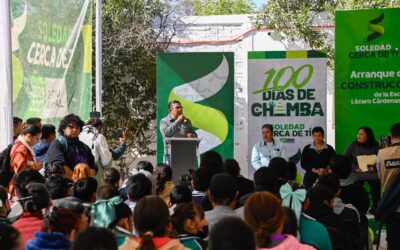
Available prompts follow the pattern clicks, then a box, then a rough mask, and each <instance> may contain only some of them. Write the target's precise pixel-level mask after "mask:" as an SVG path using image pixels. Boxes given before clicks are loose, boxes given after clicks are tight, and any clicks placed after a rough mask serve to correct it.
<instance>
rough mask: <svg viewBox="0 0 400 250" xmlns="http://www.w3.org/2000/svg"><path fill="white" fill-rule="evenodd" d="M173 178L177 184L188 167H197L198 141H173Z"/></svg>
mask: <svg viewBox="0 0 400 250" xmlns="http://www.w3.org/2000/svg"><path fill="white" fill-rule="evenodd" d="M170 145H171V168H172V180H173V182H174V183H175V184H176V183H178V180H179V177H181V176H182V175H183V174H185V173H187V171H188V169H190V168H191V169H196V158H197V154H196V151H197V141H184V140H182V141H180V140H172V141H171V144H170Z"/></svg>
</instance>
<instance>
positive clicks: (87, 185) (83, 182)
mask: <svg viewBox="0 0 400 250" xmlns="http://www.w3.org/2000/svg"><path fill="white" fill-rule="evenodd" d="M96 195H97V180H96V179H95V178H93V177H89V178H83V179H79V180H78V181H77V182H75V183H74V191H73V196H74V197H75V198H78V199H80V200H81V201H82V202H83V206H84V207H85V211H86V213H87V214H90V210H91V208H92V204H93V203H94V202H95V201H96Z"/></svg>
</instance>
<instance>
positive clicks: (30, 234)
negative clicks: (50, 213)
mask: <svg viewBox="0 0 400 250" xmlns="http://www.w3.org/2000/svg"><path fill="white" fill-rule="evenodd" d="M43 223H44V217H43V214H42V210H39V211H36V212H34V213H29V212H24V213H23V214H22V216H21V217H20V218H19V219H18V220H17V221H16V222H14V224H13V225H12V226H13V227H14V228H15V229H17V230H18V231H19V232H20V233H21V235H22V238H23V239H24V243H25V244H26V243H27V242H28V241H29V240H31V239H33V238H35V232H37V231H40V230H42V227H43Z"/></svg>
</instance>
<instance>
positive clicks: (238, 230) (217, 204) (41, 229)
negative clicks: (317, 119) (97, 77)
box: [0, 115, 370, 250]
mask: <svg viewBox="0 0 400 250" xmlns="http://www.w3.org/2000/svg"><path fill="white" fill-rule="evenodd" d="M83 125H84V124H83V122H82V121H81V120H80V118H79V117H77V116H74V115H72V116H71V115H70V116H68V117H66V118H64V121H63V122H61V124H60V127H59V129H58V132H59V133H60V134H61V135H62V138H60V137H55V136H49V135H48V134H49V133H48V132H46V133H47V134H46V136H45V138H42V140H45V141H44V142H42V143H41V145H45V146H46V145H47V144H46V143H47V142H48V144H49V145H47V146H48V151H47V153H46V154H47V155H46V156H45V158H44V159H45V161H44V162H43V161H41V160H40V158H39V159H38V160H35V159H36V158H35V157H36V155H35V152H34V148H35V145H36V144H37V143H38V141H39V139H40V138H41V131H42V130H41V128H40V127H39V126H37V125H35V124H29V125H27V126H24V127H23V128H22V129H21V134H19V135H17V137H16V143H15V148H14V150H12V152H11V154H12V156H11V166H12V168H13V170H14V173H15V175H14V176H13V178H12V180H10V184H9V185H7V186H5V187H2V186H0V247H1V248H3V246H4V247H6V249H66V250H67V249H111V250H113V249H121V250H122V249H160V250H173V249H195V250H203V249H211V250H218V249H232V250H235V249H238V250H247V249H249V250H255V249H276V250H281V249H282V250H283V249H288V250H289V249H299V250H301V249H304V250H307V249H319V250H331V249H338V250H339V249H343V250H347V249H349V250H350V249H351V250H353V249H360V250H361V249H369V245H370V236H369V234H368V224H367V223H368V222H367V219H366V214H367V212H368V210H369V203H368V194H367V192H366V191H365V190H364V188H363V187H361V186H360V185H359V184H357V183H352V182H349V181H348V180H349V176H350V175H351V174H352V173H353V172H354V171H353V170H354V166H353V165H352V161H351V159H350V158H348V157H346V156H344V155H336V153H335V152H334V151H333V152H332V150H331V148H330V147H328V146H327V145H325V144H324V142H323V141H322V142H321V141H319V145H316V146H318V147H320V148H318V147H317V148H316V147H313V146H311V147H310V146H309V147H307V149H306V151H308V154H309V155H308V156H304V157H303V158H302V160H301V161H302V165H303V167H304V168H305V169H306V171H308V172H307V178H306V181H305V183H304V184H306V185H305V186H306V187H305V186H303V183H302V182H299V179H298V173H297V169H296V165H295V164H294V163H293V162H290V161H288V160H286V159H285V158H282V157H274V158H272V159H271V160H270V161H269V164H268V166H261V167H259V168H258V169H257V170H256V171H255V173H254V176H252V180H250V179H247V178H245V177H243V176H242V175H241V174H240V171H241V168H240V165H239V163H238V162H237V161H236V160H235V159H225V160H224V159H223V158H222V157H221V156H220V155H219V154H218V153H217V152H215V151H208V152H206V153H205V154H203V155H202V156H201V160H200V164H199V168H197V169H195V170H194V169H192V170H189V171H188V173H186V174H185V175H183V176H181V177H180V178H179V182H177V183H174V182H173V174H174V173H173V169H172V168H171V167H170V166H168V165H167V164H164V163H162V164H158V165H156V166H155V167H154V166H153V164H151V163H150V162H148V161H141V162H139V163H138V164H137V165H136V166H135V167H134V168H133V169H132V171H131V172H130V176H128V178H126V180H121V174H120V172H119V171H118V170H117V169H115V168H112V167H105V168H104V169H103V170H102V171H101V173H102V176H101V178H99V176H98V175H97V174H96V173H98V172H97V169H96V168H97V166H96V164H95V158H94V157H93V154H92V153H91V149H90V147H89V146H88V145H86V144H84V143H83V142H81V141H80V140H79V132H80V131H81V130H82V126H83ZM46 127H48V128H50V129H49V131H53V130H54V129H52V128H51V127H50V126H47V125H46ZM313 133H319V134H320V135H319V136H320V137H321V134H322V136H323V130H322V131H321V130H320V129H319V128H318V129H316V130H314V131H313ZM317 139H318V138H317ZM319 139H321V138H319ZM51 140H52V141H51ZM40 148H42V147H40ZM317 149H318V150H321V151H323V150H327V152H326V153H327V155H329V160H328V161H326V166H325V165H324V167H322V168H321V170H320V168H317V166H320V165H313V163H312V160H313V156H312V155H313V153H314V152H310V151H312V150H317ZM328 151H329V152H328ZM41 152H42V151H41ZM49 154H50V155H49ZM331 154H332V155H331ZM323 157H328V156H326V155H325V156H323ZM317 160H318V161H319V162H322V161H323V162H324V164H325V160H326V159H325V158H324V159H322V158H321V159H317ZM44 164H46V165H45V167H44V168H45V171H40V169H41V168H43V165H44ZM313 169H314V170H313Z"/></svg>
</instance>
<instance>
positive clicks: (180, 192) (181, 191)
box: [168, 185, 193, 207]
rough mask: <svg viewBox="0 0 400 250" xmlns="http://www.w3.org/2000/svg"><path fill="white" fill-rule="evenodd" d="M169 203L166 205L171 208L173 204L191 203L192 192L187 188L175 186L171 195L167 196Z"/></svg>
mask: <svg viewBox="0 0 400 250" xmlns="http://www.w3.org/2000/svg"><path fill="white" fill-rule="evenodd" d="M169 197H170V203H169V204H168V205H169V206H170V207H172V206H173V205H175V204H180V203H183V202H193V198H192V191H191V190H190V189H189V187H188V186H183V185H177V186H175V187H174V188H173V189H172V191H171V193H170V194H169Z"/></svg>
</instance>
